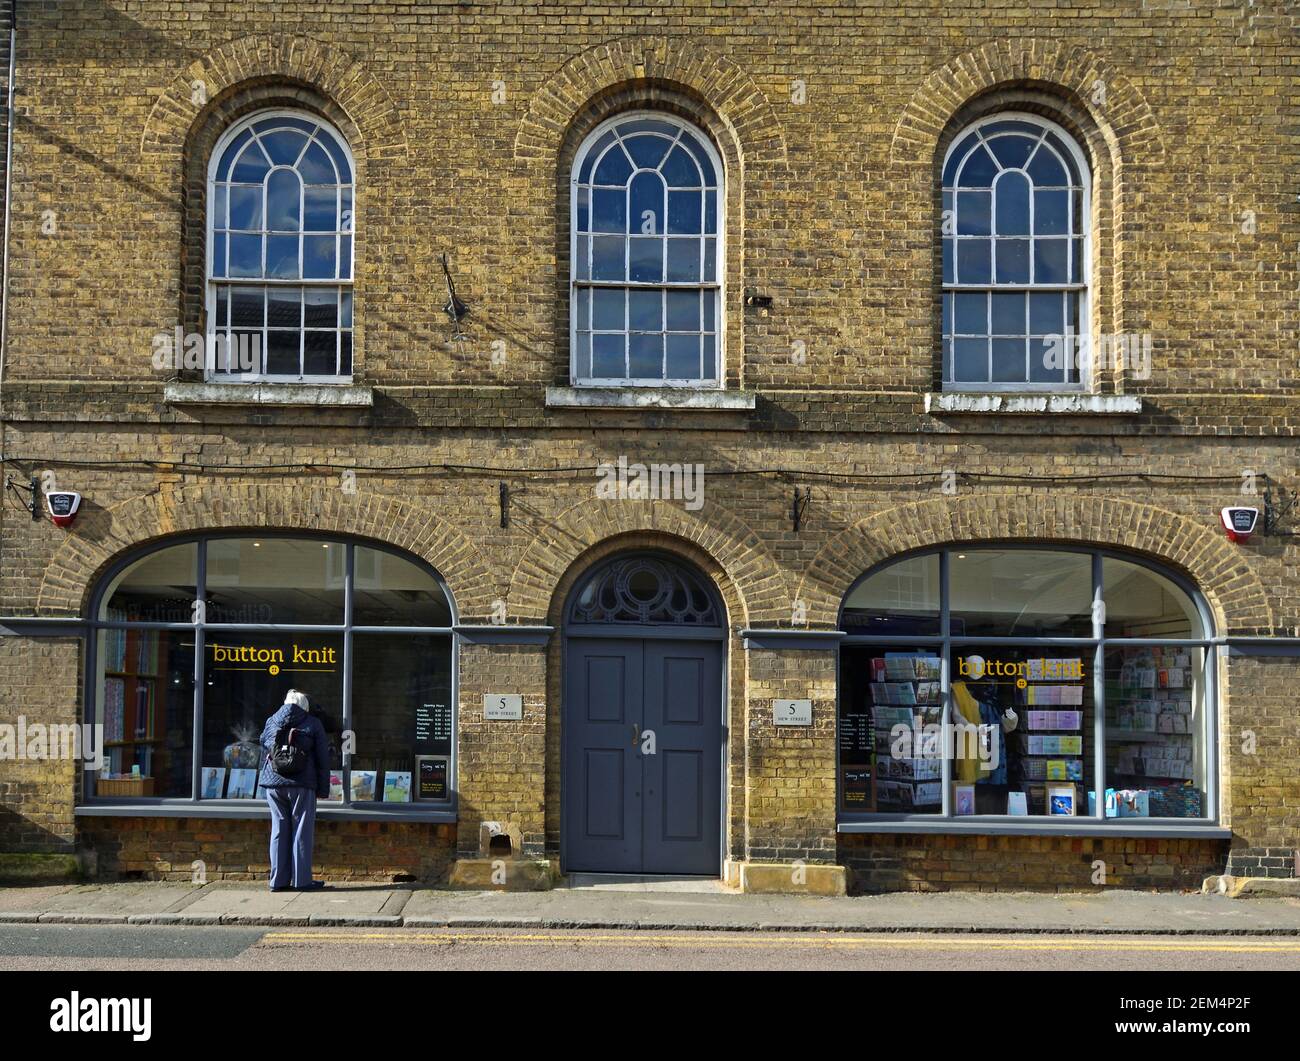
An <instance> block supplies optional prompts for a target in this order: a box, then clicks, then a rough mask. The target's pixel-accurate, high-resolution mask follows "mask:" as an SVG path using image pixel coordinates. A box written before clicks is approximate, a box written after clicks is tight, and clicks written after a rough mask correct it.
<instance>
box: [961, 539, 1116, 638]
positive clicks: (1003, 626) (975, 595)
mask: <svg viewBox="0 0 1300 1061" xmlns="http://www.w3.org/2000/svg"><path fill="white" fill-rule="evenodd" d="M950 556H951V560H950V566H949V572H950V582H949V607H950V609H951V612H952V634H953V635H954V636H967V637H969V636H979V635H987V636H990V637H1053V636H1056V637H1091V636H1092V557H1091V556H1090V555H1089V554H1087V553H1071V552H1053V551H1048V550H1036V549H1006V550H1003V549H967V550H957V549H954V550H953V551H952V552H951V554H950Z"/></svg>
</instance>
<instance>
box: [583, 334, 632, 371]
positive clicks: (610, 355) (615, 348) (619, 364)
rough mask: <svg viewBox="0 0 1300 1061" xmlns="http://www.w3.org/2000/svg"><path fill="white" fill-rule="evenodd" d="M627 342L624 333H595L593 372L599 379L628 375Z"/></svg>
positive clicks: (593, 341)
mask: <svg viewBox="0 0 1300 1061" xmlns="http://www.w3.org/2000/svg"><path fill="white" fill-rule="evenodd" d="M626 344H627V337H626V336H624V335H593V336H592V337H591V374H592V375H593V376H595V377H597V378H598V379H621V378H622V377H623V376H624V375H626V373H627V364H626V360H625V353H626Z"/></svg>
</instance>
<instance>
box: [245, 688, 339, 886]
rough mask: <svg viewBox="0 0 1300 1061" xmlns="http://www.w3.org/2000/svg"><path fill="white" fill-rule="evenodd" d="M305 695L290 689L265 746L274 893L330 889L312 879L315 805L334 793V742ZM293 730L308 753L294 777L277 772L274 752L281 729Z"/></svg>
mask: <svg viewBox="0 0 1300 1061" xmlns="http://www.w3.org/2000/svg"><path fill="white" fill-rule="evenodd" d="M309 706H310V705H309V704H308V701H307V696H306V694H305V693H300V692H298V690H297V689H290V690H289V691H288V692H287V693H286V694H285V697H284V706H282V707H281V708H280V709H279V710H278V711H276V712H275V714H273V715H272V716H271V717H270V718H269V719H267V720H266V726H265V727H264V728H263V729H262V747H263V748H264V749H266V751H267V753H268V754H267V756H266V757H265V758H264V759H263V762H262V772H261V783H262V787H263V788H264V789H265V790H266V801H267V803H268V804H269V805H270V808H271V891H273V892H283V891H289V890H290V889H296V890H297V891H300V892H305V891H314V890H315V889H317V888H323V887H325V882H324V881H319V880H312V876H311V854H312V844H313V842H314V840H315V835H316V800H317V799H318V798H319V799H328V798H329V794H330V760H329V738H328V737H326V735H325V727H324V726H322V725H321V722H320V719H318V718H316V717H314V716H313V715H312V714H311V713H310V710H309ZM284 729H289V730H292V731H293V744H294V746H295V747H298V748H301V749H302V750H303V751H304V752H305V753H306V762H305V764H304V765H303V767H302V769H301V770H300V771H299V772H297V773H295V774H293V775H291V776H287V777H286V776H284V775H283V774H279V773H276V771H275V770H274V769H273V767H272V766H271V759H270V754H269V753H270V752H271V751H272V749H273V748H274V747H275V743H276V736H277V734H279V733H280V731H281V730H284Z"/></svg>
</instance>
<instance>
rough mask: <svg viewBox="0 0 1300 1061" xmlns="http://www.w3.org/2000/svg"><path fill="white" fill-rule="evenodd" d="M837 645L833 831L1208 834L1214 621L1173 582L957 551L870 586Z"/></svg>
mask: <svg viewBox="0 0 1300 1061" xmlns="http://www.w3.org/2000/svg"><path fill="white" fill-rule="evenodd" d="M841 629H842V630H843V632H844V633H845V635H846V636H845V638H844V640H843V642H842V648H841V659H840V675H841V680H840V701H839V730H838V736H839V807H840V813H841V817H842V818H853V817H855V816H860V817H866V818H875V819H879V818H881V817H896V818H902V817H911V816H926V817H927V818H928V819H929V820H931V821H933V819H934V817H936V816H943V817H952V818H964V817H968V816H969V817H971V818H972V827H977V826H976V820H978V819H987V818H989V817H995V818H997V819H999V823H998V824H999V828H1000V831H1007V827H1008V826H1010V827H1011V828H1012V830H1014V823H1015V822H1017V821H1020V822H1022V823H1025V824H1026V825H1028V823H1027V822H1025V819H1027V818H1037V819H1038V820H1037V821H1036V822H1035V823H1034V825H1033V828H1041V827H1042V826H1043V825H1048V826H1050V825H1051V824H1052V823H1053V820H1055V821H1058V822H1061V823H1065V822H1066V821H1068V820H1074V821H1075V822H1076V824H1077V819H1078V818H1080V817H1089V816H1091V817H1093V818H1095V819H1096V820H1097V821H1098V823H1105V822H1107V821H1109V820H1111V819H1118V818H1148V819H1152V820H1153V824H1154V823H1155V820H1158V819H1166V820H1169V819H1182V820H1183V822H1182V824H1187V822H1186V819H1196V820H1200V821H1203V822H1208V821H1212V820H1214V819H1215V818H1216V814H1217V811H1216V808H1215V796H1216V787H1215V780H1216V778H1215V767H1214V764H1215V762H1216V753H1215V747H1214V738H1215V719H1216V710H1215V699H1216V697H1215V673H1214V657H1213V655H1212V653H1211V651H1210V640H1209V639H1210V637H1211V636H1212V630H1211V623H1210V619H1209V613H1208V611H1207V610H1206V608H1205V605H1204V603H1203V602H1202V601H1201V599H1200V597H1199V596H1198V595H1197V594H1196V593H1195V591H1194V590H1193V589H1192V588H1191V587H1190V586H1187V585H1185V584H1183V583H1182V582H1181V580H1180V579H1179V578H1177V577H1176V576H1174V575H1172V574H1170V573H1165V572H1161V571H1159V570H1157V569H1155V568H1154V567H1152V566H1149V565H1147V564H1146V563H1143V562H1140V561H1138V560H1136V559H1133V558H1126V557H1124V556H1119V555H1113V554H1111V553H1108V552H1104V551H1101V550H1087V549H1069V548H1059V549H1050V548H1020V547H1017V546H985V545H972V546H962V547H957V546H953V547H949V548H946V549H942V550H934V551H931V552H926V553H920V554H916V555H912V556H908V557H906V558H904V559H901V560H897V561H893V562H891V563H888V564H886V565H884V566H882V567H880V568H878V569H876V570H875V571H872V572H870V573H869V574H868V575H867V576H865V577H864V578H863V579H862V580H861V581H859V582H858V583H857V584H856V585H855V586H854V587H853V589H852V590H851V591H850V592H849V594H848V596H847V597H846V598H845V600H844V605H843V609H842V611H841ZM1098 792H1100V794H1101V795H1100V798H1098V796H1097V795H1096V794H1097V793H1098ZM1128 824H1132V823H1131V822H1130V823H1128ZM1171 824H1176V823H1172V822H1171Z"/></svg>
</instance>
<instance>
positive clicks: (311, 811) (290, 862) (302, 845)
mask: <svg viewBox="0 0 1300 1061" xmlns="http://www.w3.org/2000/svg"><path fill="white" fill-rule="evenodd" d="M263 791H264V792H265V793H266V802H267V803H268V804H270V807H271V887H272V888H305V887H307V885H308V884H310V883H311V848H312V842H313V841H314V840H315V838H316V790H315V789H312V788H305V787H303V786H302V785H284V786H282V787H278V788H266V789H263Z"/></svg>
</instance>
